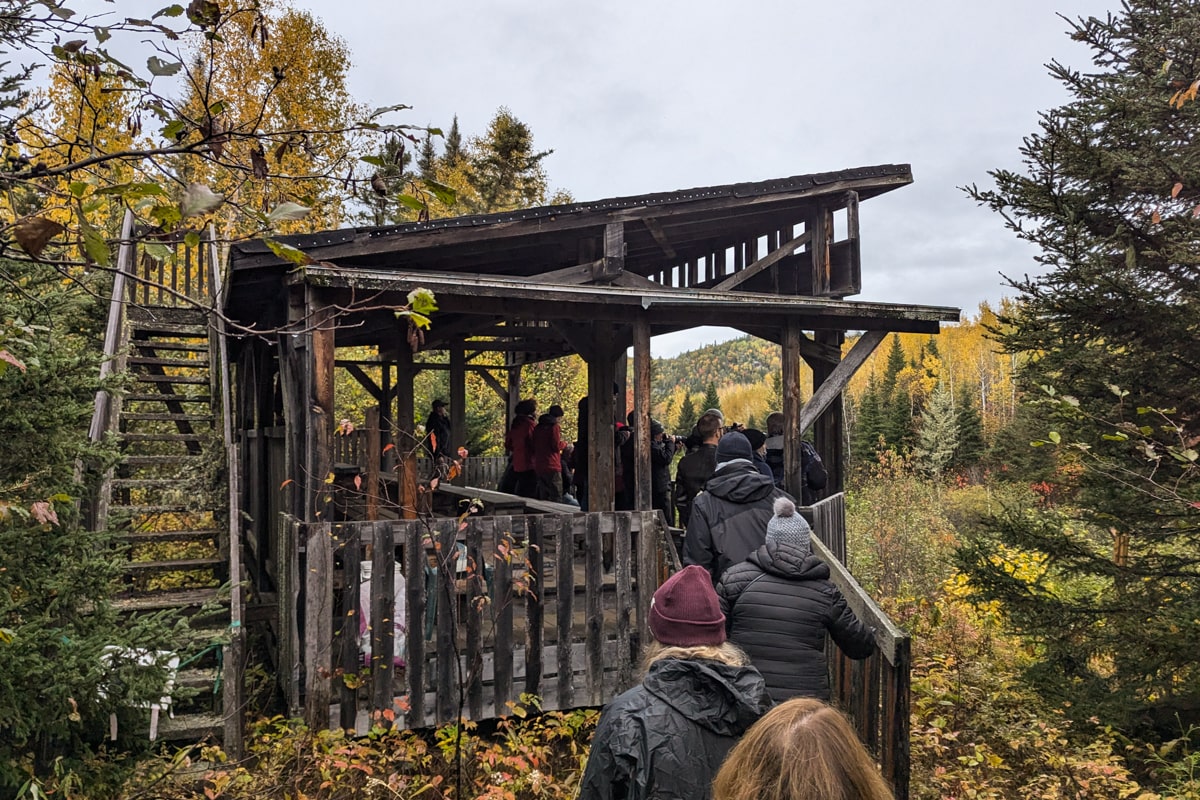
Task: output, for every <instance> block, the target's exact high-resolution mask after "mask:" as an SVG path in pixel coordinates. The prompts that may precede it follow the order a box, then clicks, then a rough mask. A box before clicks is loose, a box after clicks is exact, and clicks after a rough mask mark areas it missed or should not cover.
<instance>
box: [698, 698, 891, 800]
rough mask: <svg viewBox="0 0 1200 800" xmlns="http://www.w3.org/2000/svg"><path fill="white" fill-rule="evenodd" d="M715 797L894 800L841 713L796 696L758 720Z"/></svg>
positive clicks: (728, 762) (720, 778) (729, 762)
mask: <svg viewBox="0 0 1200 800" xmlns="http://www.w3.org/2000/svg"><path fill="white" fill-rule="evenodd" d="M713 800H894V796H893V794H892V790H891V789H889V788H888V785H887V783H886V782H885V781H884V780H883V777H882V776H881V775H880V774H879V768H878V767H877V766H876V765H875V761H874V760H873V759H872V758H871V755H870V754H869V753H868V752H867V749H866V748H865V747H863V745H862V742H860V741H859V740H858V736H857V735H856V734H855V733H854V729H853V728H852V727H851V726H850V722H849V721H848V720H847V719H846V718H845V717H844V716H843V715H842V713H841V712H839V711H837V710H836V709H834V708H830V707H829V706H827V705H825V704H824V703H822V702H821V701H820V700H814V699H812V698H809V697H797V698H794V699H792V700H788V701H787V702H785V703H782V704H780V705H778V706H776V707H775V708H773V709H771V710H770V711H769V712H767V714H766V715H765V716H764V717H763V718H762V719H760V720H759V721H758V722H756V723H755V724H754V726H753V727H751V728H750V730H749V731H748V732H747V733H746V735H745V737H743V738H742V740H741V741H740V742H738V744H737V746H735V747H734V748H733V750H732V751H731V752H730V753H729V757H728V758H727V759H725V763H724V764H723V765H722V766H721V771H720V772H718V773H717V778H716V780H715V781H714V782H713Z"/></svg>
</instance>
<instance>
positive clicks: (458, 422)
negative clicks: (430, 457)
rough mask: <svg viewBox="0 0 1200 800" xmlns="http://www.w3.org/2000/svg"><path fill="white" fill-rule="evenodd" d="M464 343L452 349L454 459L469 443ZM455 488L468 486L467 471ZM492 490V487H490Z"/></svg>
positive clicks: (462, 473)
mask: <svg viewBox="0 0 1200 800" xmlns="http://www.w3.org/2000/svg"><path fill="white" fill-rule="evenodd" d="M464 356H465V354H464V353H463V345H462V342H455V343H454V344H453V345H452V346H451V347H450V441H449V442H448V443H447V447H448V449H449V450H450V452H451V453H452V454H454V455H452V456H451V457H452V458H456V457H457V453H458V448H459V447H461V446H463V445H465V444H466V443H467V370H466V359H465V357H464ZM453 483H454V485H455V486H466V484H467V474H466V470H463V471H462V472H460V473H459V475H458V477H456V478H455V479H454V481H453ZM488 488H491V487H488Z"/></svg>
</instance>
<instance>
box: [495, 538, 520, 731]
mask: <svg viewBox="0 0 1200 800" xmlns="http://www.w3.org/2000/svg"><path fill="white" fill-rule="evenodd" d="M495 525H496V531H495V552H496V555H497V558H496V577H495V581H494V584H495V596H496V612H495V613H496V638H495V641H496V653H495V661H494V667H493V669H494V673H495V677H494V683H493V689H494V693H495V706H494V708H495V714H496V716H501V715H502V714H504V712H505V710H506V706H507V704H508V701H510V700H512V687H513V683H512V681H513V581H512V551H513V548H514V547H515V543H514V541H513V530H512V517H507V516H504V517H496V522H495Z"/></svg>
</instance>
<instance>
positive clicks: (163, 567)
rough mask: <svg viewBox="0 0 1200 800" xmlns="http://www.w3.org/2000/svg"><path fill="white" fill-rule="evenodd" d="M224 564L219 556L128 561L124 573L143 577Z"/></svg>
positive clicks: (223, 560)
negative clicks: (147, 574) (148, 573)
mask: <svg viewBox="0 0 1200 800" xmlns="http://www.w3.org/2000/svg"><path fill="white" fill-rule="evenodd" d="M224 563H225V559H223V558H221V557H219V556H210V557H208V558H180V559H175V560H172V561H130V562H129V563H128V564H126V565H125V571H126V572H128V573H130V574H134V575H143V574H145V573H147V572H191V571H193V570H198V569H208V568H210V567H215V566H218V565H220V564H224Z"/></svg>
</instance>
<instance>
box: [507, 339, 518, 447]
mask: <svg viewBox="0 0 1200 800" xmlns="http://www.w3.org/2000/svg"><path fill="white" fill-rule="evenodd" d="M516 355H517V354H516V353H505V354H504V360H505V361H506V362H507V363H508V370H507V375H506V377H507V379H508V381H507V390H508V408H507V409H505V417H504V430H505V431H506V432H507V431H508V428H509V426H510V425H512V421H513V420H514V419H516V418H517V403H519V402H521V365H520V364H518V363H516Z"/></svg>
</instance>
